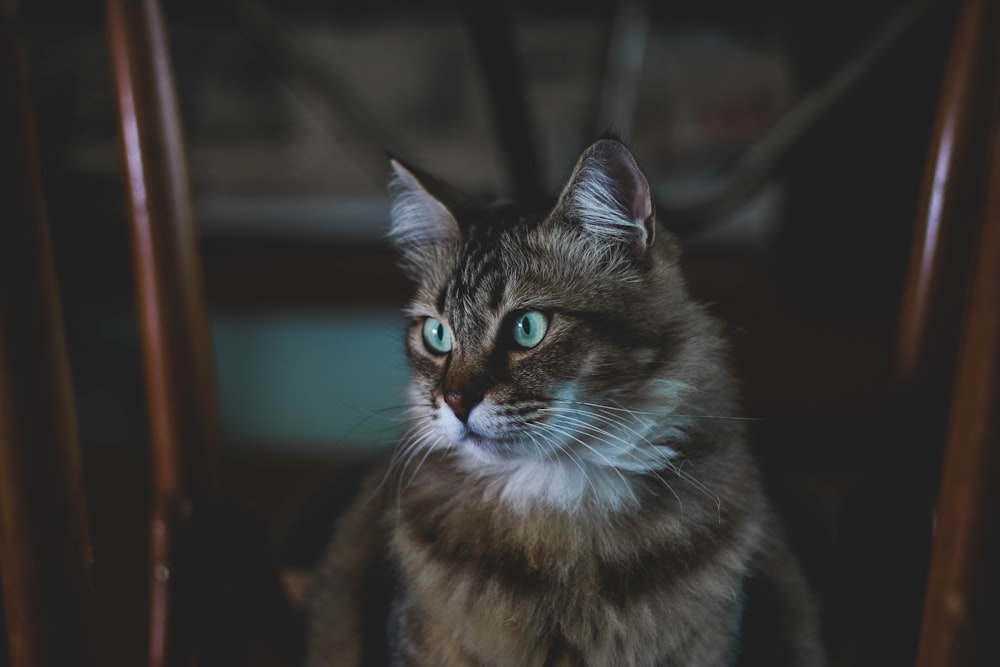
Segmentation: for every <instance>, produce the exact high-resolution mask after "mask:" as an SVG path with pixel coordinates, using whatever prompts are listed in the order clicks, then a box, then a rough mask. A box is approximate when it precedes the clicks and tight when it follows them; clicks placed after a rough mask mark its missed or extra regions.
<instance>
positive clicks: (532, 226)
mask: <svg viewBox="0 0 1000 667" xmlns="http://www.w3.org/2000/svg"><path fill="white" fill-rule="evenodd" d="M393 169H394V172H395V179H394V182H393V192H394V202H393V209H392V213H393V227H392V239H393V241H394V243H395V245H396V246H397V248H398V249H399V251H400V252H401V255H402V259H403V266H404V268H405V271H406V272H407V274H408V275H409V276H410V277H411V278H412V279H413V280H414V281H415V282H416V284H417V290H416V296H415V297H414V299H413V301H412V303H411V304H410V306H409V308H408V315H409V318H410V327H409V332H408V334H407V336H406V344H407V349H408V354H409V360H410V366H411V369H412V385H411V388H410V398H411V402H412V407H411V408H410V417H411V418H412V424H413V425H412V427H411V429H410V430H409V432H408V434H407V436H406V437H405V438H404V439H403V441H402V442H401V444H400V446H399V448H398V450H397V452H396V454H395V457H394V460H393V463H392V465H391V467H390V470H389V472H388V474H387V475H386V474H383V473H378V474H376V475H373V476H372V478H371V479H370V481H369V483H368V485H367V488H366V489H365V490H364V491H363V492H362V493H361V495H360V496H359V498H358V501H357V502H356V504H355V505H354V507H353V508H352V509H351V510H350V511H349V512H348V513H347V514H346V515H345V516H344V517H343V518H342V519H341V521H340V523H339V526H338V529H337V533H336V536H335V539H334V541H333V543H332V546H331V547H330V549H329V552H328V554H327V556H326V558H325V560H324V563H323V565H322V566H321V569H320V573H319V582H318V584H317V590H316V592H315V595H314V598H313V613H312V618H311V636H310V646H309V652H310V658H309V665H311V666H313V667H320V666H328V665H331V666H332V665H337V666H340V665H352V664H390V665H407V666H410V665H414V666H415V665H420V666H427V667H446V666H452V665H484V666H486V665H490V666H492V665H496V666H508V665H509V666H511V667H530V666H538V667H542V666H554V665H589V666H615V665H623V666H625V665H637V666H638V665H649V666H653V665H656V666H661V665H678V666H685V667H686V666H691V665H697V666H701V667H711V666H722V667H728V666H729V665H767V666H769V667H775V666H780V665H789V666H795V667H802V666H808V665H819V664H822V663H823V658H822V651H821V648H820V642H819V633H818V629H817V614H816V609H815V603H814V602H813V600H812V599H811V598H810V596H809V593H808V592H807V588H806V584H805V581H804V579H803V576H802V575H801V573H800V570H799V569H798V567H797V565H796V563H795V561H794V559H793V557H792V555H791V552H790V550H789V547H788V545H787V544H786V542H785V539H784V537H783V536H782V532H781V529H780V527H779V525H778V522H777V521H776V519H775V516H774V515H773V513H772V510H771V509H770V507H769V505H768V503H767V501H766V499H765V497H764V494H763V492H762V488H761V482H760V479H759V475H758V470H757V468H756V466H755V464H754V461H753V460H752V458H751V456H750V454H749V452H748V448H747V445H746V443H745V435H744V428H743V426H742V423H741V421H740V419H739V410H738V406H737V395H736V394H737V392H736V389H735V385H734V381H733V379H732V377H731V376H730V374H729V372H728V371H727V369H726V364H725V359H724V358H725V345H724V343H723V340H722V337H721V335H720V327H719V325H718V324H717V323H716V322H715V321H714V320H713V319H712V318H711V317H710V316H709V315H708V313H707V312H706V310H705V309H704V308H703V307H702V306H700V305H698V304H696V303H694V302H693V301H692V300H691V298H690V297H689V296H688V294H687V291H686V288H685V284H684V279H683V277H682V276H681V274H680V271H679V268H678V247H677V244H676V242H675V240H674V239H673V238H672V237H671V235H670V234H669V233H668V232H667V231H666V230H665V229H662V228H660V226H659V225H658V223H657V221H656V219H655V216H654V210H653V203H652V199H651V196H650V190H649V186H648V183H647V181H646V179H645V177H644V176H643V174H642V172H641V171H640V169H639V167H638V166H637V164H636V161H635V159H634V158H633V156H632V154H631V153H630V152H629V150H628V149H627V148H626V147H625V146H624V145H623V144H622V143H620V142H619V141H617V140H615V139H613V138H606V139H602V140H600V141H598V142H596V143H595V144H593V145H592V146H590V147H589V148H587V149H586V151H585V152H584V153H583V154H582V156H581V157H580V158H579V160H578V162H577V164H576V167H575V169H574V170H573V173H572V175H571V176H570V178H569V181H568V183H567V184H566V186H565V187H564V189H563V190H562V193H561V195H560V196H559V198H558V200H557V202H556V203H555V205H554V206H553V207H551V208H549V209H547V210H543V211H533V210H530V209H526V208H524V207H521V206H519V205H517V204H514V203H508V202H500V203H494V204H491V205H487V206H475V205H473V204H472V203H470V201H468V200H466V199H461V198H457V197H455V196H454V195H453V194H452V193H451V192H450V191H449V190H448V189H446V188H444V187H443V186H442V185H441V184H440V183H439V182H438V181H436V180H435V179H432V178H430V177H429V176H427V175H425V174H422V173H420V172H417V171H416V170H414V169H410V168H407V167H405V166H403V165H402V164H400V163H398V162H395V161H394V162H393Z"/></svg>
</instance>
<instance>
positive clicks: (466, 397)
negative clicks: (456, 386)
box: [444, 390, 483, 424]
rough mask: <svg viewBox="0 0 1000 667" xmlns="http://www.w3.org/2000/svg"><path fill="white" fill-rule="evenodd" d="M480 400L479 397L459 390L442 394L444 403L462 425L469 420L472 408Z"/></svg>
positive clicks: (480, 397)
mask: <svg viewBox="0 0 1000 667" xmlns="http://www.w3.org/2000/svg"><path fill="white" fill-rule="evenodd" d="M482 398H483V397H482V396H481V395H473V394H471V393H470V392H467V391H461V390H458V391H446V392H444V402H445V403H447V404H448V407H450V408H451V411H452V412H454V413H455V416H456V417H458V419H459V421H461V422H462V423H463V424H464V423H465V422H466V421H467V420H468V419H469V413H470V412H471V411H472V408H474V407H476V404H477V403H479V401H481V400H482Z"/></svg>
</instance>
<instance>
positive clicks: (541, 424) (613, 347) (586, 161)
mask: <svg viewBox="0 0 1000 667" xmlns="http://www.w3.org/2000/svg"><path fill="white" fill-rule="evenodd" d="M394 166H395V169H396V172H397V181H396V183H395V187H396V200H395V206H394V238H395V239H396V242H397V244H398V245H399V247H400V249H401V250H402V252H403V254H404V261H405V266H406V269H407V271H408V272H409V274H410V276H411V277H412V278H414V279H415V280H416V282H417V293H416V297H415V298H414V300H413V302H412V303H411V305H410V307H409V315H410V317H411V324H410V328H409V331H408V335H407V347H408V353H409V359H410V363H411V368H412V377H413V381H412V385H411V399H412V402H413V403H414V405H415V407H414V408H413V410H412V414H413V415H414V417H415V419H416V425H415V426H414V428H413V429H412V432H411V437H410V440H409V444H410V446H411V447H414V448H421V449H422V448H448V449H452V450H454V451H456V452H457V453H458V454H459V455H460V456H462V457H464V458H465V459H467V460H469V461H472V462H475V465H480V466H483V467H487V468H488V467H490V466H493V467H497V466H500V467H503V466H508V467H510V466H518V465H524V464H542V465H551V466H553V469H566V468H565V466H566V464H568V466H569V468H568V469H569V470H575V469H577V468H579V469H580V470H585V469H589V470H604V471H605V472H608V473H611V472H613V471H618V472H620V471H621V470H639V471H641V470H647V469H650V470H655V469H657V467H662V465H663V460H664V458H665V457H669V456H670V455H671V454H672V450H671V448H670V447H669V445H668V444H667V443H668V442H669V441H670V439H671V438H670V436H671V435H672V433H671V429H673V430H675V431H676V433H674V434H673V435H679V434H680V432H681V431H682V430H683V427H684V424H683V423H682V420H680V419H674V420H673V421H668V422H664V421H663V419H662V417H663V415H664V414H665V412H664V408H665V407H666V408H667V410H666V412H669V410H670V407H671V406H676V405H679V404H680V403H681V399H682V394H684V393H685V391H686V390H687V385H686V383H685V382H684V380H683V379H682V376H683V373H682V372H679V371H680V369H681V367H682V366H683V359H680V358H678V354H679V350H680V348H681V346H680V344H679V340H680V338H681V337H682V334H683V332H682V331H680V330H679V328H681V327H682V322H683V319H684V313H685V310H686V308H688V306H689V302H688V300H687V298H686V296H685V292H684V287H683V284H682V282H681V279H680V276H679V273H678V271H677V268H676V250H675V246H674V244H673V242H672V240H671V239H670V238H669V237H668V235H666V234H665V233H664V232H663V231H662V230H659V231H658V232H657V233H656V234H655V235H654V221H653V212H652V205H651V201H650V196H649V188H648V185H647V183H646V180H645V178H644V177H643V176H642V174H641V172H639V170H638V167H636V165H635V162H634V160H633V159H632V157H631V155H630V154H629V153H628V151H627V149H625V147H624V146H622V145H621V144H620V143H618V142H615V141H611V140H603V141H601V142H598V143H597V144H595V145H594V146H592V147H591V148H590V149H588V150H587V151H586V152H585V153H584V154H583V156H582V157H581V159H580V161H579V163H578V164H577V167H576V169H575V171H574V173H573V175H572V177H571V178H570V181H569V183H568V184H567V186H566V188H565V189H564V191H563V193H562V195H561V197H560V199H559V202H558V203H557V204H556V206H555V207H554V208H553V209H552V210H551V211H547V212H543V213H542V214H541V215H536V216H534V217H533V216H531V215H526V214H525V213H524V212H523V211H522V210H520V209H518V208H517V207H516V206H514V205H502V204H501V205H495V206H493V207H489V208H486V209H481V210H478V211H468V210H466V211H463V212H461V213H458V212H456V211H453V210H452V209H449V208H448V207H447V206H445V205H444V204H443V203H441V201H440V200H439V199H437V198H436V197H434V196H433V195H431V194H430V192H429V191H428V190H427V189H425V188H424V186H423V185H422V184H421V183H420V181H419V180H418V179H417V177H416V176H414V174H413V173H412V172H410V171H408V170H406V169H405V168H403V167H402V166H401V165H398V164H395V165H394ZM453 208H454V207H453ZM672 366H676V367H677V368H676V370H677V371H678V372H671V367H672ZM653 410H656V412H653ZM618 472H615V473H614V474H618ZM619 476H620V475H619ZM583 478H586V481H587V483H589V484H593V479H594V476H593V475H588V474H584V475H583Z"/></svg>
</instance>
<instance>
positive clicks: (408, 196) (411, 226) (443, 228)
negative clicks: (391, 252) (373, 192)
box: [389, 158, 460, 257]
mask: <svg viewBox="0 0 1000 667" xmlns="http://www.w3.org/2000/svg"><path fill="white" fill-rule="evenodd" d="M389 163H390V165H391V166H392V172H393V176H392V179H391V180H390V181H389V192H390V194H391V196H392V227H391V228H390V230H389V238H390V239H391V240H392V242H393V244H394V245H395V246H396V247H397V248H398V249H399V250H400V251H401V252H402V253H403V255H404V257H406V256H407V255H409V254H411V253H414V252H418V251H419V249H420V248H421V247H426V246H428V245H434V244H437V243H441V242H442V241H448V240H451V239H454V238H458V237H459V235H460V231H459V227H458V222H457V221H456V220H455V216H453V215H452V214H451V211H449V210H448V208H447V207H446V206H445V205H444V204H443V203H442V202H441V200H440V199H438V198H437V197H435V196H434V195H432V194H431V193H430V191H429V190H428V189H427V188H426V187H425V186H424V184H423V183H422V182H421V179H420V177H418V176H417V174H415V173H414V170H410V169H408V168H406V167H405V166H403V164H402V163H401V162H399V160H396V159H394V158H391V159H390V160H389Z"/></svg>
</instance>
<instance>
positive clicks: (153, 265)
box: [107, 0, 221, 665]
mask: <svg viewBox="0 0 1000 667" xmlns="http://www.w3.org/2000/svg"><path fill="white" fill-rule="evenodd" d="M107 13H108V38H109V42H110V49H111V60H112V67H113V73H114V83H115V87H116V93H117V101H118V109H119V113H120V122H121V148H122V150H123V158H124V165H125V171H126V181H127V193H126V196H127V203H128V213H129V222H130V233H131V238H132V250H133V267H134V272H135V281H136V303H137V312H138V319H139V323H140V335H141V339H142V354H143V366H144V369H145V380H146V393H147V406H148V412H149V421H150V428H151V431H152V433H151V446H152V467H153V470H152V482H153V516H152V518H151V532H150V549H151V554H150V563H149V581H150V621H149V623H150V625H149V631H150V637H149V646H150V649H149V650H150V654H149V664H150V665H164V664H168V663H169V664H178V665H180V664H190V662H191V659H192V651H193V648H192V647H191V646H190V645H185V644H187V642H188V640H187V639H185V638H184V636H183V633H179V632H175V630H177V629H178V628H176V627H175V626H174V623H175V622H176V621H177V619H178V618H179V613H180V611H179V610H178V609H177V608H176V604H175V602H176V599H175V598H176V595H175V593H176V592H177V590H178V587H179V586H182V587H184V588H188V587H189V586H191V585H192V584H193V582H189V581H183V580H182V581H177V580H176V579H177V578H178V577H184V578H186V577H188V576H189V575H188V573H187V572H179V571H178V566H179V565H180V564H179V563H178V561H177V557H178V549H180V548H181V547H180V545H178V540H179V539H180V536H181V535H183V534H184V533H185V531H186V529H187V527H188V526H189V524H190V522H191V521H192V518H193V517H194V515H196V514H198V513H200V512H201V511H202V509H203V505H205V504H207V503H211V502H212V500H213V498H214V497H215V496H216V495H217V493H218V491H219V488H220V485H221V466H220V464H219V441H218V438H219V435H218V434H219V422H218V416H217V413H216V405H217V398H216V383H215V376H214V366H213V362H212V354H211V349H210V347H209V344H210V341H211V337H210V334H209V325H208V322H207V316H206V309H205V304H204V302H203V297H202V295H203V293H204V291H203V288H202V277H201V265H200V258H199V255H198V246H197V242H196V233H197V230H196V228H195V222H194V215H193V212H192V208H191V197H190V193H189V185H188V176H187V166H186V161H185V156H184V150H183V149H184V143H183V139H182V133H181V125H180V120H179V117H178V106H177V101H176V98H175V93H174V84H173V72H172V68H171V64H170V59H169V51H168V47H167V43H166V40H167V36H166V31H165V28H164V24H163V17H162V14H161V12H160V7H159V4H158V3H157V2H156V1H155V0H138V1H136V2H130V1H128V0H108V2H107Z"/></svg>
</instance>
